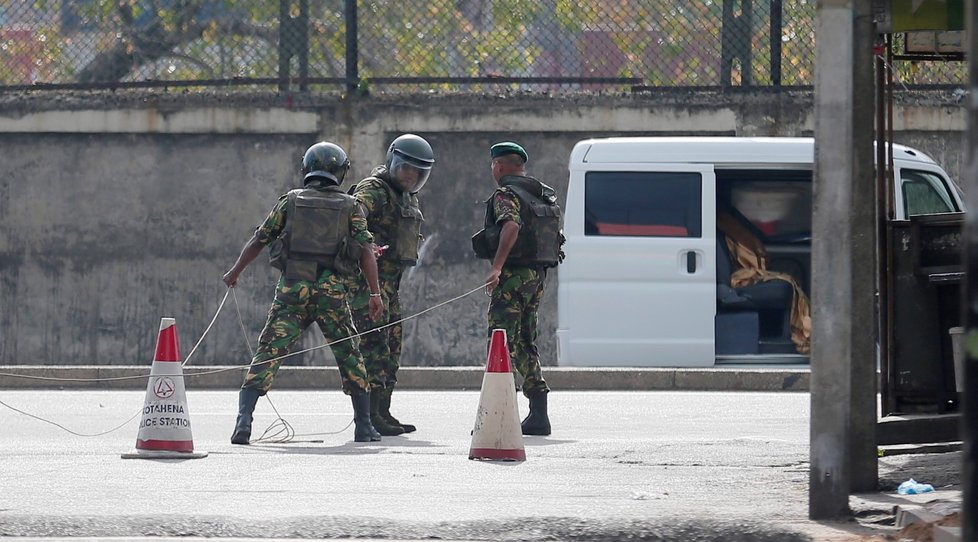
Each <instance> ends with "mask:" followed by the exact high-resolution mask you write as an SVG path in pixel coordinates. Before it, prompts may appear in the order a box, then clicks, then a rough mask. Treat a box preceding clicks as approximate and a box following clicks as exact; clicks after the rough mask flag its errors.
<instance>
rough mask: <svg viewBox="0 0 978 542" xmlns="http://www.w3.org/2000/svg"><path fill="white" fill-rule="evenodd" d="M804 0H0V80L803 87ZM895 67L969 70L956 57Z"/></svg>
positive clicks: (17, 84) (393, 87) (927, 75)
mask: <svg viewBox="0 0 978 542" xmlns="http://www.w3.org/2000/svg"><path fill="white" fill-rule="evenodd" d="M815 17H816V13H815V2H814V1H813V0H699V1H696V2H689V1H688V0H608V1H601V2H598V1H570V0H425V1H419V0H359V1H357V0H312V1H310V0H278V1H275V0H0V88H5V89H20V88H39V87H43V86H49V87H50V88H59V87H61V88H63V87H68V88H119V87H127V86H130V87H132V86H159V87H162V86H177V85H181V86H198V87H203V86H212V85H221V86H225V87H240V86H245V85H273V86H274V85H277V86H278V87H279V88H298V89H302V90H305V89H313V90H325V91H328V90H338V89H343V88H344V87H345V88H346V89H348V90H353V89H355V88H359V89H360V90H361V91H365V90H369V91H385V92H387V91H404V90H411V91H417V90H437V91H472V92H495V91H499V90H507V89H527V90H538V91H550V90H554V91H560V92H574V91H602V90H610V91H621V90H627V89H634V88H649V87H651V88H661V87H684V88H689V87H725V86H751V87H756V86H807V85H811V84H812V83H813V81H814V65H815V24H814V23H815ZM921 65H922V63H920V62H918V63H916V64H914V65H913V66H914V67H912V68H907V67H903V68H902V69H901V70H902V71H901V70H898V79H899V80H900V81H901V82H903V83H904V84H910V85H912V84H945V83H951V84H963V83H964V82H965V81H966V78H967V73H966V71H967V70H966V67H965V66H964V63H963V62H942V63H935V62H930V63H928V64H927V65H926V69H920V66H921Z"/></svg>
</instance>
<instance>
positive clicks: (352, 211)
mask: <svg viewBox="0 0 978 542" xmlns="http://www.w3.org/2000/svg"><path fill="white" fill-rule="evenodd" d="M349 169H350V160H349V159H348V158H347V156H346V152H345V151H344V150H343V149H342V148H340V147H339V146H338V145H335V144H333V143H327V142H325V141H324V142H320V143H316V144H315V145H313V146H311V147H309V149H308V150H307V151H306V153H305V155H304V156H303V158H302V174H303V187H302V188H299V189H295V190H291V191H289V192H288V193H286V194H284V195H282V196H281V197H280V198H279V200H278V203H277V204H276V205H275V207H274V208H273V209H272V211H271V212H270V213H269V214H268V217H267V218H266V219H265V221H264V222H263V223H262V224H261V225H260V226H258V228H257V229H256V230H255V233H254V235H252V237H251V239H250V240H249V241H248V242H247V244H245V246H244V248H243V249H241V254H240V255H239V256H238V259H237V261H235V262H234V265H233V266H232V267H231V269H229V270H228V272H227V273H225V274H224V283H225V284H227V285H228V287H231V288H233V287H235V286H236V285H237V283H238V277H239V275H241V272H242V271H244V269H245V268H246V267H247V266H248V264H250V263H251V262H253V261H254V260H255V258H257V257H258V255H259V254H260V253H261V251H262V249H263V248H264V247H265V246H266V245H272V247H271V248H270V256H271V263H272V265H273V266H275V267H277V268H278V269H280V270H281V271H282V274H281V276H280V277H279V280H278V285H277V286H276V288H275V300H274V301H273V302H272V307H271V309H270V310H269V311H268V320H267V321H266V322H265V327H264V329H263V330H262V332H261V335H260V336H259V337H258V350H257V351H256V352H255V355H254V358H253V359H252V362H251V366H250V367H249V369H248V374H247V375H246V376H245V380H244V384H243V385H242V386H241V391H240V392H239V394H238V418H237V421H236V422H235V425H234V434H233V435H232V436H231V443H232V444H249V443H250V440H251V423H252V418H253V413H254V411H255V405H256V404H257V403H258V398H259V397H261V396H262V395H265V394H266V393H267V392H268V390H269V389H270V388H271V387H272V380H274V378H275V374H276V373H277V372H278V368H279V366H280V365H281V364H282V361H281V360H280V359H278V358H280V357H282V356H284V355H286V354H288V353H289V347H290V346H291V345H292V344H293V343H294V342H295V341H296V340H297V339H298V338H299V336H300V335H302V332H303V331H305V329H306V328H307V327H309V326H310V325H311V324H312V323H313V322H315V323H316V324H317V325H318V326H319V329H320V331H321V332H322V333H323V336H324V337H325V338H326V340H327V341H329V342H333V341H338V340H339V339H343V338H346V337H350V336H352V335H355V334H356V330H355V329H354V327H353V321H352V318H351V315H350V309H349V306H348V305H347V300H346V294H347V283H348V281H349V277H350V276H351V275H352V274H353V273H355V272H356V271H357V267H359V268H360V269H361V270H362V271H363V275H364V276H365V277H366V282H367V284H369V289H370V291H371V292H379V291H380V286H379V284H378V282H377V263H376V260H375V258H374V252H373V249H372V244H371V241H372V237H371V235H370V232H369V231H367V221H366V219H365V218H364V216H363V211H362V210H361V209H360V206H359V205H357V203H356V201H355V200H354V199H353V198H351V197H350V196H349V195H347V194H346V193H344V192H343V191H342V190H340V188H339V185H340V183H342V182H343V177H344V176H345V175H346V172H347V170H349ZM383 308H384V307H383V304H382V302H381V300H380V298H379V297H371V298H370V302H369V308H368V309H367V312H368V317H370V318H374V319H376V318H378V317H379V316H380V314H381V312H383ZM331 349H332V350H333V356H334V357H335V358H336V365H337V366H338V367H339V370H340V377H341V378H342V381H343V391H344V393H346V394H347V395H350V397H351V399H352V402H353V412H354V418H353V420H354V423H355V426H356V427H355V430H354V440H356V441H357V442H370V441H378V440H380V434H378V433H377V432H376V430H375V429H374V428H373V426H372V425H371V424H370V412H369V409H370V387H369V384H368V382H367V372H366V368H365V367H364V364H363V357H362V356H361V354H360V351H359V350H358V348H357V345H356V343H355V342H354V341H340V342H337V343H336V344H334V345H332V346H331Z"/></svg>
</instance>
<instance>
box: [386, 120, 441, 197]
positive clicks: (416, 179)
mask: <svg viewBox="0 0 978 542" xmlns="http://www.w3.org/2000/svg"><path fill="white" fill-rule="evenodd" d="M434 164H435V153H434V152H432V150H431V145H429V144H428V142H427V141H425V140H424V138H423V137H421V136H418V135H414V134H404V135H402V136H400V137H398V138H397V139H395V140H394V141H392V142H391V146H390V147H389V148H388V149H387V161H386V163H385V164H384V165H385V166H386V167H387V171H388V172H389V173H390V176H391V180H392V181H393V182H394V184H395V185H396V187H397V188H398V189H400V190H403V191H405V192H410V193H412V194H415V193H417V192H418V191H419V190H421V188H422V187H423V186H424V185H425V183H426V182H428V176H429V175H430V173H431V166H433V165H434Z"/></svg>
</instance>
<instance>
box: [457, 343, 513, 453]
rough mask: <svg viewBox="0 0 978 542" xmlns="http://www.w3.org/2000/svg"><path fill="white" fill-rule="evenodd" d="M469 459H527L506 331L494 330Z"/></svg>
mask: <svg viewBox="0 0 978 542" xmlns="http://www.w3.org/2000/svg"><path fill="white" fill-rule="evenodd" d="M469 459H488V460H502V461H526V451H525V450H524V449H523V434H522V431H521V430H520V415H519V409H518V405H517V402H516V386H515V385H514V383H513V372H512V365H511V363H510V360H509V348H508V347H507V346H506V331H505V330H502V329H494V330H492V340H491V341H490V343H489V359H488V361H487V362H486V374H485V375H484V376H483V377H482V393H481V394H480V395H479V411H478V412H477V413H476V416H475V428H474V429H472V446H471V447H470V448H469Z"/></svg>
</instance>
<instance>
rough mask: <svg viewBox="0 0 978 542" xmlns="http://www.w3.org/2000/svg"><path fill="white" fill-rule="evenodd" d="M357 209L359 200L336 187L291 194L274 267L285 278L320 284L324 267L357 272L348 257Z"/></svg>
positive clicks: (275, 249)
mask: <svg viewBox="0 0 978 542" xmlns="http://www.w3.org/2000/svg"><path fill="white" fill-rule="evenodd" d="M355 206H356V200H354V199H353V198H352V197H350V196H348V195H346V194H345V193H344V192H343V191H342V190H340V189H339V187H336V186H329V187H325V188H323V189H313V188H298V189H295V190H292V191H290V192H289V194H288V202H287V204H286V211H285V213H286V215H285V216H286V218H285V228H283V230H282V233H281V235H279V238H278V239H277V240H276V241H275V243H274V244H273V246H272V247H270V259H271V264H272V265H273V266H274V267H277V268H278V269H281V270H282V271H284V272H285V276H286V278H290V279H299V280H311V281H315V280H318V278H319V269H320V268H321V267H327V268H330V269H334V270H336V271H340V272H343V273H349V272H351V271H355V269H353V268H352V267H353V266H351V265H350V264H351V261H350V258H349V257H347V256H349V255H348V254H347V252H349V251H348V247H347V245H348V244H349V240H348V237H349V232H350V215H351V213H352V212H353V209H354V207H355ZM275 245H277V246H275ZM338 255H339V256H342V257H338Z"/></svg>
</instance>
